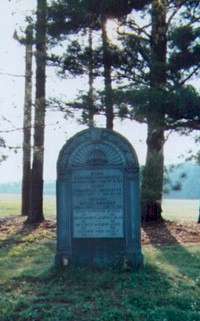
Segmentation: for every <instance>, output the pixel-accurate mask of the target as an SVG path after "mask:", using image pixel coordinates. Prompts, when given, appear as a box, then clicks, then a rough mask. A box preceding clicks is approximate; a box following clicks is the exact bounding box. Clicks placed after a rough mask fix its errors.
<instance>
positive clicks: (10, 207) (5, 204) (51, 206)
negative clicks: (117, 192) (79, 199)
mask: <svg viewBox="0 0 200 321" xmlns="http://www.w3.org/2000/svg"><path fill="white" fill-rule="evenodd" d="M20 208H21V199H20V195H17V194H0V217H4V216H10V215H18V214H20ZM198 212H199V200H173V199H164V200H163V217H164V218H165V219H167V220H172V221H194V222H197V219H198ZM44 213H45V217H51V218H53V217H55V215H56V200H55V197H54V196H47V195H45V196H44Z"/></svg>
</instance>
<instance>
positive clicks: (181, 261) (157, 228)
mask: <svg viewBox="0 0 200 321" xmlns="http://www.w3.org/2000/svg"><path fill="white" fill-rule="evenodd" d="M143 230H144V231H145V233H146V235H147V236H148V238H149V241H150V244H151V245H152V246H153V247H154V248H156V249H158V250H159V251H160V253H162V256H163V258H164V259H165V260H166V261H167V262H168V263H169V264H171V265H173V266H175V267H176V269H177V270H178V271H179V272H180V273H182V274H184V275H186V276H187V277H189V278H191V279H193V280H196V278H197V277H198V276H199V266H200V257H197V256H196V255H195V254H192V253H191V252H190V251H188V250H187V247H186V246H184V244H182V243H181V242H180V241H179V240H178V239H177V238H176V237H175V236H174V235H173V234H172V233H171V231H170V229H169V222H167V221H163V222H160V223H148V224H144V225H143ZM153 230H154V232H153ZM159 236H160V238H159ZM161 236H162V237H161ZM169 249H170V251H169ZM195 267H196V269H195ZM197 267H198V268H197Z"/></svg>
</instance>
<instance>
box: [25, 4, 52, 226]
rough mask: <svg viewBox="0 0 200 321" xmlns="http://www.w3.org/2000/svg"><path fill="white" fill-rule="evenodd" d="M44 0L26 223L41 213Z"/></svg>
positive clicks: (39, 12) (38, 219)
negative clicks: (29, 200) (28, 207)
mask: <svg viewBox="0 0 200 321" xmlns="http://www.w3.org/2000/svg"><path fill="white" fill-rule="evenodd" d="M46 11H47V2H46V0H38V1H37V21H36V94H35V95H36V96H35V118H34V144H33V165H32V180H31V210H30V213H29V216H28V220H27V222H28V223H39V222H41V221H43V220H44V215H43V166H44V130H45V110H46V100H45V99H46V98H45V97H46V90H45V87H46Z"/></svg>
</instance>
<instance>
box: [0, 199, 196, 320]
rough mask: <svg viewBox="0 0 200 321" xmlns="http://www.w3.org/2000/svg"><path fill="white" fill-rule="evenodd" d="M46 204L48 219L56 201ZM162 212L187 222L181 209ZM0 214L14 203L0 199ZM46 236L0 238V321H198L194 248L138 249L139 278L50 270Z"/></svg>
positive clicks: (51, 239) (51, 241)
mask: <svg viewBox="0 0 200 321" xmlns="http://www.w3.org/2000/svg"><path fill="white" fill-rule="evenodd" d="M45 202H46V203H45V204H46V205H45V207H46V213H48V214H49V215H51V216H52V215H53V214H52V213H55V202H54V200H53V199H47V200H46V201H45ZM196 204H197V203H196ZM167 206H168V210H169V212H168V218H170V217H171V218H173V217H176V218H177V214H176V213H177V212H175V211H173V208H174V209H175V208H176V209H178V210H179V212H180V213H181V217H182V216H184V218H185V219H187V220H189V219H191V215H188V214H190V212H189V211H187V210H186V205H185V206H183V207H182V206H181V205H180V204H179V206H177V203H176V207H173V206H175V205H173V206H172V203H169V202H168V205H167V204H165V208H167ZM190 206H191V204H190ZM0 209H1V212H0V216H5V213H7V215H16V214H17V212H18V211H19V200H17V199H16V198H12V199H10V198H9V197H8V198H7V200H5V198H4V201H2V200H1V201H0ZM17 209H18V210H17ZM165 213H167V211H166V212H165ZM183 213H185V214H184V215H183ZM187 213H188V214H187ZM193 214H195V213H193ZM165 215H166V214H165ZM192 217H193V218H195V220H196V216H195V215H194V216H192ZM2 231H3V230H2ZM50 231H51V230H42V231H41V232H40V233H38V232H37V233H35V230H34V229H33V230H27V231H26V230H25V231H20V230H19V231H18V232H16V230H14V229H13V231H12V230H10V229H9V233H8V232H7V231H5V232H2V234H0V321H40V320H41V321H180V320H182V321H200V274H199V266H200V247H199V244H196V245H195V244H194V245H186V244H179V243H178V242H177V243H176V244H174V245H171V246H169V245H168V246H166V245H165V246H159V245H156V244H153V245H145V246H143V253H144V257H145V265H144V268H143V269H142V270H140V271H138V272H128V271H116V270H107V271H98V270H88V269H87V270H86V269H80V268H74V269H72V268H68V269H67V270H65V271H64V270H62V271H56V270H55V268H54V255H55V233H54V232H53V233H52V232H50Z"/></svg>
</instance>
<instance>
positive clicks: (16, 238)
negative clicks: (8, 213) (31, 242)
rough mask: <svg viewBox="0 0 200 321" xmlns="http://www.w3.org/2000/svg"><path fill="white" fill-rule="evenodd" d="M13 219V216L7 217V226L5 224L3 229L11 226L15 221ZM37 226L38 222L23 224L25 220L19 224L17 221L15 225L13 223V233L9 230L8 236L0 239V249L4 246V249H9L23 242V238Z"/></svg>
mask: <svg viewBox="0 0 200 321" xmlns="http://www.w3.org/2000/svg"><path fill="white" fill-rule="evenodd" d="M17 219H18V218H17ZM13 220H14V219H13V218H10V219H8V226H6V225H5V228H4V229H6V227H7V230H9V227H11V226H12V225H13V224H14V222H15V221H14V222H13ZM9 221H10V224H9ZM3 224H4V223H3ZM3 224H2V225H3ZM39 226H40V224H31V225H28V224H25V222H23V223H20V224H19V223H18V224H17V227H16V226H15V225H14V230H13V233H12V232H11V233H10V232H9V233H8V237H6V238H5V239H3V240H0V250H2V249H5V248H6V250H7V251H9V250H11V249H12V248H13V247H14V246H16V245H18V244H22V243H25V242H26V240H25V239H24V238H25V237H27V236H29V235H30V234H32V233H33V232H34V231H36V230H37V228H38V227H39ZM4 233H5V232H4Z"/></svg>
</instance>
